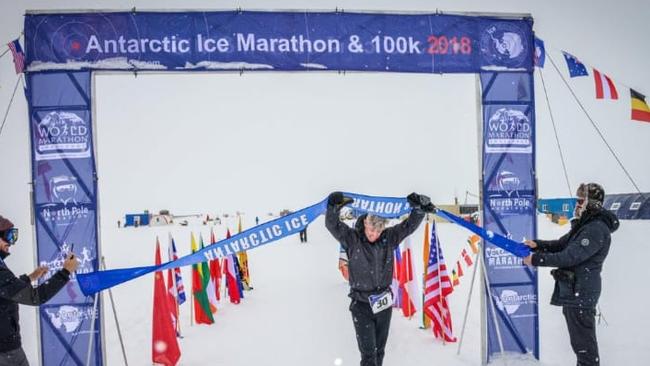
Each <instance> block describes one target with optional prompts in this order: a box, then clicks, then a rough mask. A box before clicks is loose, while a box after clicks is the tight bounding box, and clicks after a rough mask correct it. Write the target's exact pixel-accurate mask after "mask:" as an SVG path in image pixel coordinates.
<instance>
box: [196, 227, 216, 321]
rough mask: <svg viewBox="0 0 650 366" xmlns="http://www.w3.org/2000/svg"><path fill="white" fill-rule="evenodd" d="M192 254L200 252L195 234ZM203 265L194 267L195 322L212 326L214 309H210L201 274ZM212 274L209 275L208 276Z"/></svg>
mask: <svg viewBox="0 0 650 366" xmlns="http://www.w3.org/2000/svg"><path fill="white" fill-rule="evenodd" d="M191 245H192V253H195V252H197V251H198V250H199V247H198V245H197V244H196V239H194V234H191ZM202 266H203V265H202V264H193V265H192V295H193V296H194V320H195V321H196V324H212V323H214V318H213V317H212V309H211V308H210V300H209V299H208V293H207V292H206V286H205V283H204V280H203V275H202V273H201V270H202V268H201V267H202ZM209 275H210V274H209V273H208V276H209Z"/></svg>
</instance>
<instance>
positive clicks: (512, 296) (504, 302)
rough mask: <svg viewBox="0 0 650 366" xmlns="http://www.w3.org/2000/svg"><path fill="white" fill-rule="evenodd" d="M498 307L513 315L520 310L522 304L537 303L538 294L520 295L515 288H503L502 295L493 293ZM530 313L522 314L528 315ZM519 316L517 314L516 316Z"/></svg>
mask: <svg viewBox="0 0 650 366" xmlns="http://www.w3.org/2000/svg"><path fill="white" fill-rule="evenodd" d="M492 297H493V298H494V302H495V303H496V305H497V308H499V310H501V311H505V312H506V313H507V314H508V315H512V314H514V313H516V312H517V310H519V308H520V307H521V306H522V305H535V304H537V296H536V295H535V294H527V295H520V294H519V293H518V292H517V291H514V290H503V291H501V295H500V296H498V297H497V296H496V295H492ZM526 315H528V314H521V315H520V317H521V316H526ZM514 317H517V316H514Z"/></svg>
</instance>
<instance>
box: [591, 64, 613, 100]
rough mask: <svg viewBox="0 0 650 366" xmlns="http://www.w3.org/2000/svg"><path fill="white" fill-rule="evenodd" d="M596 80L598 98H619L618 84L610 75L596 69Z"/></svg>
mask: <svg viewBox="0 0 650 366" xmlns="http://www.w3.org/2000/svg"><path fill="white" fill-rule="evenodd" d="M594 81H595V82H596V99H618V92H617V91H616V86H614V82H613V81H612V79H610V78H609V76H607V75H605V74H602V73H600V71H598V70H596V69H594Z"/></svg>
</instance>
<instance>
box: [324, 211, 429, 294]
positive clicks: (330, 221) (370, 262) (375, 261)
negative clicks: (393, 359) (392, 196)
mask: <svg viewBox="0 0 650 366" xmlns="http://www.w3.org/2000/svg"><path fill="white" fill-rule="evenodd" d="M340 211H341V207H340V206H339V207H336V206H333V205H328V207H327V214H326V215H325V226H326V227H327V229H328V230H329V232H330V233H332V235H333V236H334V238H336V240H338V241H339V242H340V243H341V246H342V247H343V249H345V251H346V253H347V255H348V269H349V271H350V294H349V295H348V296H350V298H352V299H354V300H358V301H362V302H366V303H367V302H369V300H368V296H369V295H371V294H372V295H376V294H379V293H382V292H384V291H386V290H387V289H388V288H390V284H391V282H392V280H393V250H394V249H395V248H396V247H397V246H398V245H399V243H401V242H402V241H403V240H404V239H405V238H406V237H407V236H409V235H411V234H412V233H413V232H414V231H415V230H416V229H417V228H418V226H419V225H420V223H421V222H422V219H423V218H424V211H422V210H421V209H419V208H414V209H413V210H412V211H411V214H410V215H409V217H408V219H406V220H405V221H403V222H401V223H399V224H397V225H395V226H393V227H389V228H386V229H385V230H384V231H383V232H382V233H381V235H380V236H379V238H378V239H377V240H376V241H375V242H374V243H370V242H369V241H368V239H367V238H366V235H365V233H364V224H363V220H364V219H365V217H366V215H362V216H360V217H359V219H358V220H357V222H356V225H355V228H354V229H353V228H351V227H349V226H348V225H346V224H345V223H342V222H341V221H340V220H339V213H340Z"/></svg>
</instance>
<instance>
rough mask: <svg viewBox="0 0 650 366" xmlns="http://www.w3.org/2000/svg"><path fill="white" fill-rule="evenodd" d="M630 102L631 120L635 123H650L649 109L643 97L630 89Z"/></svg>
mask: <svg viewBox="0 0 650 366" xmlns="http://www.w3.org/2000/svg"><path fill="white" fill-rule="evenodd" d="M630 94H631V100H632V119H633V120H635V121H643V122H650V108H649V107H648V104H647V103H646V102H645V95H643V94H641V93H639V92H637V91H636V90H634V89H630Z"/></svg>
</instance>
